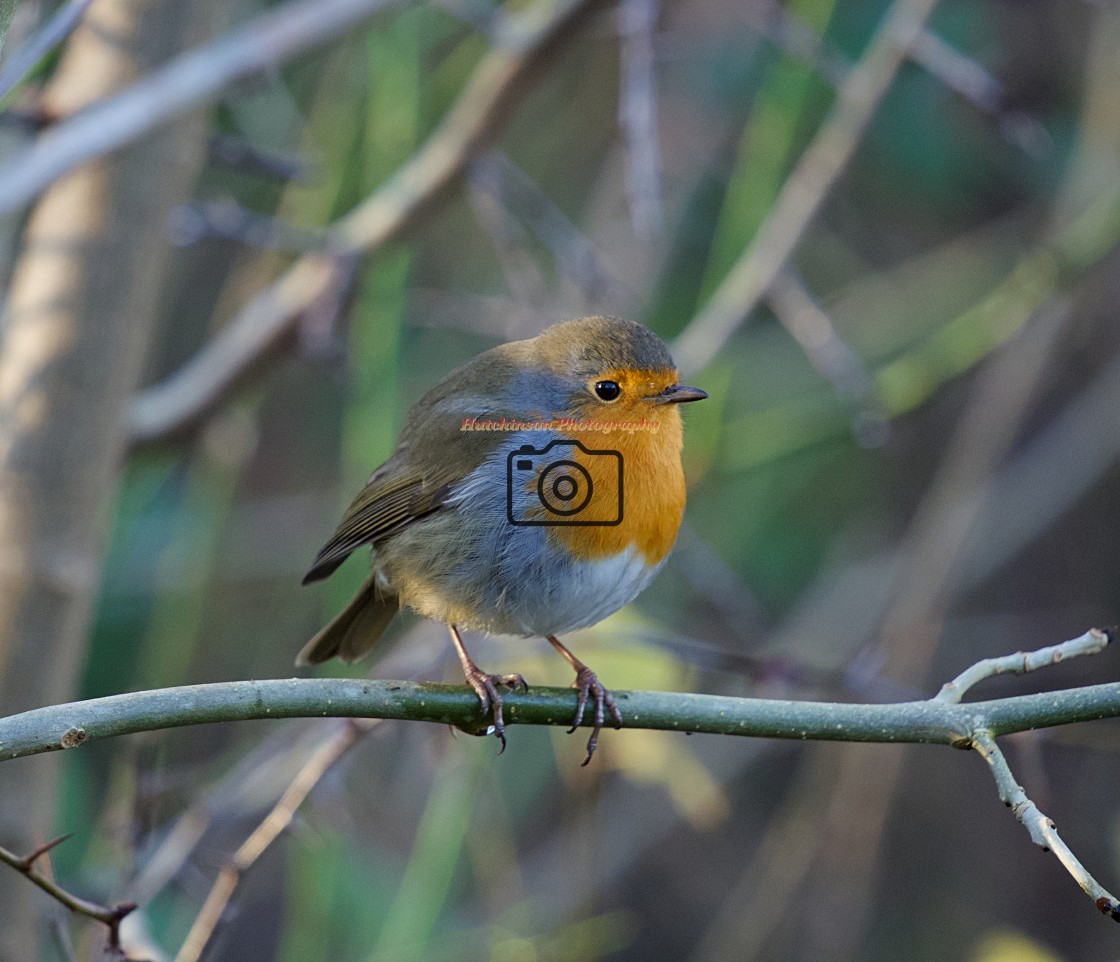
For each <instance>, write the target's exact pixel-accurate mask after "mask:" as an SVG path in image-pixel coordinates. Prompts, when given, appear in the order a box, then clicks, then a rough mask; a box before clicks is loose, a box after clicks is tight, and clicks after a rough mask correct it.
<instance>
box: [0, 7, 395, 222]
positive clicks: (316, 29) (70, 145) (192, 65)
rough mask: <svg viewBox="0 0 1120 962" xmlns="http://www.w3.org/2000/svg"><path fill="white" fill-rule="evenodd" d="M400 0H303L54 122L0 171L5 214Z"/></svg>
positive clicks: (0, 208) (1, 211)
mask: <svg viewBox="0 0 1120 962" xmlns="http://www.w3.org/2000/svg"><path fill="white" fill-rule="evenodd" d="M390 2H393V0H299V2H296V3H289V4H286V5H285V6H283V7H280V8H279V9H276V10H270V11H269V12H268V13H265V14H262V15H261V16H259V17H257V18H256V19H255V20H253V21H252V22H250V23H248V24H246V25H244V26H242V27H241V28H239V29H237V30H234V31H232V32H230V33H228V34H225V35H224V36H222V37H220V38H219V39H218V40H215V41H214V42H213V43H210V44H207V45H206V46H204V47H199V48H198V49H196V50H192V51H190V52H188V53H185V54H182V55H181V56H179V57H176V58H175V59H174V60H172V61H171V62H170V63H169V64H168V65H167V66H166V67H162V68H160V69H158V70H155V71H153V72H152V73H151V74H150V75H149V76H147V77H146V78H145V79H143V80H141V81H140V82H138V83H136V84H134V85H133V86H132V87H130V88H129V89H127V90H125V91H124V92H123V93H120V94H118V95H116V96H115V97H110V98H109V99H107V100H103V101H101V102H100V103H97V104H94V105H92V106H90V107H88V108H87V109H85V110H82V111H81V112H79V113H77V114H75V115H74V116H73V117H71V118H69V119H68V120H65V121H63V122H61V123H59V124H57V125H55V126H54V127H52V128H50V129H49V130H48V131H47V132H46V133H44V134H43V136H42V137H41V138H40V139H39V140H38V141H37V142H36V143H35V144H34V145H33V146H31V147H30V148H28V149H27V150H25V151H23V152H22V153H20V154H18V155H17V156H16V157H15V158H14V159H13V160H12V161H11V162H10V163H8V164H6V165H5V166H4V168H3V169H2V170H0V214H6V213H9V212H11V211H14V210H18V209H19V208H20V207H22V206H24V205H25V204H27V203H29V202H30V201H31V200H33V199H34V198H35V197H36V196H37V195H38V194H39V193H40V192H42V191H43V190H45V189H46V188H47V187H49V186H50V185H51V184H52V183H54V181H56V180H57V179H58V178H59V177H61V176H62V175H63V174H65V173H67V172H68V171H70V170H73V169H74V168H75V167H77V166H78V165H79V164H82V163H84V162H85V161H88V160H92V159H93V158H95V157H101V156H103V155H105V154H107V153H110V152H111V151H114V150H117V149H118V148H120V147H123V146H124V145H125V144H127V143H130V142H131V141H133V140H136V139H137V138H138V137H140V136H141V135H143V134H145V133H147V132H148V131H150V130H152V129H154V128H156V127H159V126H162V125H163V124H166V123H168V122H169V121H171V120H173V119H175V118H176V117H179V116H181V115H183V114H185V113H187V112H188V111H190V110H192V109H193V108H195V107H198V106H200V105H201V104H204V103H207V102H208V101H210V100H213V99H214V98H215V97H217V95H218V94H219V93H221V91H222V90H224V89H225V88H226V87H228V86H229V85H230V84H232V83H234V82H235V81H237V80H240V79H242V78H244V77H248V76H252V75H253V74H255V73H259V72H260V71H262V70H265V69H268V68H271V67H275V66H276V65H278V64H281V63H283V62H284V61H286V60H289V59H291V58H292V57H294V56H296V55H297V54H299V53H302V52H303V51H305V50H307V49H309V48H311V47H314V46H316V45H317V44H321V43H324V42H325V41H327V40H330V39H331V38H332V37H336V36H338V35H339V34H340V33H342V32H344V31H345V30H347V29H349V28H350V27H353V26H354V25H356V24H358V23H360V22H361V21H362V20H364V19H366V18H367V17H369V16H371V15H372V14H374V13H375V12H377V11H378V10H380V9H382V8H383V7H385V6H387V5H388V4H389V3H390Z"/></svg>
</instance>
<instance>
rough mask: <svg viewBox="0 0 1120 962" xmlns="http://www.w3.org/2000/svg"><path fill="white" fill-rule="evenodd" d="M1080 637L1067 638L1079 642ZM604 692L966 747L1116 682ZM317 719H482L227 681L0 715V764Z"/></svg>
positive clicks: (744, 720) (387, 688)
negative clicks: (816, 697) (911, 695)
mask: <svg viewBox="0 0 1120 962" xmlns="http://www.w3.org/2000/svg"><path fill="white" fill-rule="evenodd" d="M1088 634H1090V635H1094V636H1099V635H1100V634H1102V633H1100V632H1097V630H1096V629H1094V630H1093V631H1092V632H1089V633H1088ZM1085 637H1086V636H1084V635H1083V636H1081V637H1080V638H1075V639H1073V640H1072V641H1070V642H1066V643H1065V644H1066V645H1067V646H1071V648H1077V647H1080V646H1082V645H1084V644H1085V641H1084V639H1085ZM1015 657H1017V656H1015ZM1051 660H1053V659H1051ZM614 696H615V699H616V700H617V702H618V706H619V708H620V710H621V711H622V717H623V724H624V727H627V728H647V729H656V730H660V731H684V732H703V733H707V734H716V735H747V736H752V737H763V738H791V739H799V740H807V739H813V740H822V741H851V742H911V743H920V744H939V745H952V746H954V747H958V748H970V747H972V746H971V740H972V736H973V733H974V732H976V731H980V730H983V731H987V732H989V733H991V734H992V735H1009V734H1012V733H1013V732H1021V731H1029V730H1031V729H1034V728H1048V727H1053V726H1055V725H1067V724H1071V723H1073V722H1081V721H1091V720H1096V719H1100V718H1115V717H1118V716H1120V682H1110V683H1107V684H1101V685H1089V686H1086V687H1083V688H1070V689H1066V690H1064V691H1057V692H1044V693H1041V694H1037V695H1019V696H1015V697H1011V698H999V699H995V700H992V701H982V702H970V703H968V704H963V705H961V704H954V703H952V702H949V701H946V700H944V699H939V698H931V699H929V700H926V701H911V702H898V703H895V704H887V705H853V704H842V703H838V702H807V701H785V700H776V699H763V698H735V697H730V696H725V695H694V694H685V693H681V692H658V691H615V692H614ZM504 704H505V714H506V722H507V724H510V725H515V724H522V725H567V724H568V723H569V720H570V719H571V717H572V716H573V714H574V713H575V705H576V695H575V693H574V692H573V691H572V690H571V689H567V688H534V689H533V691H532V692H531V693H530V694H520V695H519V694H514V693H511V694H509V695H505V696H504ZM327 716H331V717H336V718H386V719H395V720H398V721H427V722H436V723H438V724H443V725H454V726H456V727H458V728H462V729H464V730H467V731H477V730H479V727H480V722H481V719H480V717H479V708H478V696H477V695H475V694H474V692H472V691H471V690H470V689H469V688H467V687H466V686H464V685H439V684H432V683H425V682H408V681H370V680H360V679H348V678H302V679H301V678H282V679H281V678H278V679H269V680H264V681H232V682H220V683H216V684H209V685H184V686H182V687H179V688H162V689H157V690H155V691H141V692H132V693H129V694H124V695H110V696H108V697H105V698H94V699H91V700H89V701H81V702H72V703H70V704H66V705H55V706H52V707H49V708H38V709H35V710H33V711H28V712H23V713H22V714H18V715H9V716H8V717H6V718H0V760H3V759H9V758H20V757H23V756H26V755H37V754H40V753H42V752H49V751H58V750H60V749H69V748H76V747H78V746H79V745H82V744H84V743H85V742H88V741H96V740H99V739H102V738H112V737H115V736H117V735H130V734H135V733H137V732H144V731H155V730H159V729H164V728H176V727H180V726H184V725H202V724H208V723H213V722H229V721H246V720H249V719H262V718H312V717H327ZM589 724H590V722H586V723H585V727H586V726H587V725H589Z"/></svg>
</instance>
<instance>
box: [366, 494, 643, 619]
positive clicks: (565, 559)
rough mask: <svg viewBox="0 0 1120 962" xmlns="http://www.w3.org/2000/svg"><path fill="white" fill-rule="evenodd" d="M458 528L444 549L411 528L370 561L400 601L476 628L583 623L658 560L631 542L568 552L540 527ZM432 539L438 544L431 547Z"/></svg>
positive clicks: (629, 589) (635, 588) (621, 597)
mask: <svg viewBox="0 0 1120 962" xmlns="http://www.w3.org/2000/svg"><path fill="white" fill-rule="evenodd" d="M449 514H450V515H453V514H454V512H451V513H449ZM449 520H450V518H449ZM414 527H415V529H420V528H422V527H424V525H415V526H414ZM458 533H459V534H460V535H461V536H462V539H461V540H460V542H459V545H460V547H459V548H458V549H452V550H448V549H447V539H442V538H423V537H422V534H421V532H420V531H418V530H417V531H415V535H413V531H411V530H410V531H409V532H408V533H407V534H408V536H406V537H402V538H399V539H394V541H393V543H392V545H391V547H390V546H389V545H386V546H385V548H388V549H389V550H385V549H384V548H382V547H380V546H379V549H378V551H377V560H376V562H375V563H376V564H377V566H378V568H379V569H380V570H381V572H382V576H383V579H384V580H385V582H386V584H387V585H391V587H392V590H393V591H394V592H396V593H397V594H398V595H399V596H400V599H401V602H402V603H403V604H405V605H407V606H408V607H409V608H412V609H413V610H414V611H416V612H418V613H419V614H421V615H424V616H425V617H428V618H433V619H435V620H437V621H443V622H449V623H451V624H456V625H459V626H460V627H462V628H467V629H471V630H475V631H490V632H495V633H497V634H509V635H523V636H530V635H557V634H562V633H565V632H569V631H575V630H577V629H579V628H586V627H588V626H590V625H593V624H595V623H596V622H599V621H602V620H603V619H604V618H606V617H607V616H608V615H610V614H613V613H614V612H615V611H617V610H618V609H619V608H621V607H622V606H623V605H626V604H628V603H629V602H631V601H632V600H633V599H634V598H635V597H637V595H638V594H639V593H640V592H641V591H642V590H643V589H644V588H645V587H646V586H647V585H648V584H649V583H650V581H652V580H653V577H654V576H655V575H656V574H657V572H658V571H659V570H660V568H661V564H660V563H657V564H651V563H650V562H648V561H647V560H646V558H645V557H644V555H643V554H642V553H641V552H640V551H638V550H636V549H635V548H633V547H628V548H625V549H624V550H623V551H621V552H618V553H616V554H614V555H610V556H606V557H599V558H594V559H586V560H581V559H576V558H573V557H572V556H571V555H570V554H569V553H568V552H567V551H565V550H564V549H563V548H560V547H558V546H556V545H555V543H554V542H552V541H551V540H550V539H549V538H548V537H547V530H546V529H544V528H533V527H525V528H515V527H511V526H505V527H503V528H500V529H499V528H494V527H491V528H490V530H489V531H486V532H483V531H478V530H475V531H469V530H460V531H459V532H458ZM434 543H442V544H443V545H444V549H443V550H442V551H440V552H438V553H436V552H434V551H432V550H431V545H432V544H434Z"/></svg>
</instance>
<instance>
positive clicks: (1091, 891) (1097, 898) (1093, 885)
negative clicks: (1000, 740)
mask: <svg viewBox="0 0 1120 962" xmlns="http://www.w3.org/2000/svg"><path fill="white" fill-rule="evenodd" d="M972 747H973V748H974V749H976V751H977V752H979V753H980V756H981V757H982V758H983V759H984V761H986V762H987V763H988V767H989V768H991V770H992V776H993V777H994V778H995V780H996V787H997V788H998V789H999V797H1000V799H1001V800H1002V801H1003V803H1004V804H1005V805H1007V806H1008V807H1009V808H1010V809H1011V810H1012V811H1013V812H1014V813H1015V818H1016V819H1018V821H1019V823H1020V824H1021V825H1022V826H1023V827H1024V828H1025V829H1026V830H1027V832H1029V833H1030V836H1031V841H1032V842H1034V844H1035V845H1037V846H1038V847H1039V848H1041V849H1042V850H1043V851H1044V852H1053V853H1054V855H1056V856H1057V858H1058V861H1059V862H1061V863H1062V865H1063V866H1065V869H1066V871H1067V872H1069V874H1070V875H1072V876H1073V878H1074V881H1076V882H1077V884H1078V885H1080V886H1081V889H1082V891H1084V892H1085V894H1086V895H1088V896H1089V898H1091V899H1092V900H1093V902H1094V904H1095V905H1096V906H1097V908H1098V909H1100V911H1101V912H1102V913H1103V914H1105V915H1107V916H1108V917H1109V918H1111V919H1112V920H1113V921H1114V922H1120V901H1117V899H1116V897H1115V896H1114V895H1112V894H1111V893H1109V892H1108V890H1107V889H1105V888H1104V887H1103V886H1102V885H1101V884H1100V882H1098V881H1097V880H1096V879H1095V878H1093V876H1092V875H1090V874H1089V871H1088V870H1087V869H1086V868H1085V866H1084V865H1082V864H1081V861H1080V860H1079V859H1078V858H1077V856H1076V855H1074V854H1073V852H1071V851H1070V849H1069V846H1068V845H1066V843H1065V842H1064V841H1062V838H1061V836H1060V835H1059V834H1058V829H1057V828H1056V827H1055V825H1054V823H1053V822H1052V821H1051V820H1050V819H1049V818H1048V817H1047V816H1046V815H1044V814H1043V813H1042V812H1041V811H1040V810H1039V808H1038V806H1037V805H1035V803H1034V802H1032V801H1031V800H1030V799H1029V798H1028V797H1027V793H1026V792H1025V791H1024V790H1023V786H1022V785H1020V784H1019V783H1018V782H1017V781H1016V780H1015V776H1014V775H1013V774H1012V772H1011V768H1010V767H1009V766H1008V764H1007V759H1006V758H1005V757H1004V755H1003V752H1002V751H1001V750H1000V748H999V746H998V745H996V740H995V738H994V737H993V736H992V734H991V732H987V731H984V730H982V729H981V730H978V731H976V732H974V733H973V736H972Z"/></svg>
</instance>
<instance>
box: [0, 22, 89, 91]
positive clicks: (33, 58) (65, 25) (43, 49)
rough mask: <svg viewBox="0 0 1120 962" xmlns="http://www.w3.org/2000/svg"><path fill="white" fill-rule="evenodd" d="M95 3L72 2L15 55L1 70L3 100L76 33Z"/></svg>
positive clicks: (0, 82)
mask: <svg viewBox="0 0 1120 962" xmlns="http://www.w3.org/2000/svg"><path fill="white" fill-rule="evenodd" d="M91 3H93V0H68V2H67V3H65V4H63V6H61V7H60V8H59V9H58V11H57V12H56V13H55V15H54V16H53V17H51V18H50V20H48V21H47V23H46V24H45V25H44V26H43V29H42V30H40V31H39V32H38V33H37V34H36V35H35V36H34V37H32V38H31V39H30V40H29V41H28V42H27V43H25V44H24V45H23V46H22V47H20V48H19V50H17V51H16V52H15V53H14V54H13V55H12V58H11V59H10V60H9V61H8V62H7V63H6V64H4V69H3V70H0V99H3V98H4V97H6V96H8V94H9V93H11V91H12V90H14V89H15V87H16V86H17V85H18V84H20V83H21V82H22V81H23V78H24V77H26V76H27V75H28V74H29V73H30V72H31V71H32V70H34V69H35V66H36V64H38V63H39V61H40V60H42V59H43V58H44V57H45V56H46V55H47V54H48V53H50V52H51V51H52V50H54V48H55V47H57V46H58V45H59V44H60V43H62V41H63V40H65V39H66V38H67V37H68V36H70V34H71V33H73V32H74V28H75V27H76V26H77V25H78V24H79V23H81V20H82V17H83V16H84V15H85V12H86V9H87V8H88V7H89V5H90V4H91Z"/></svg>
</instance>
